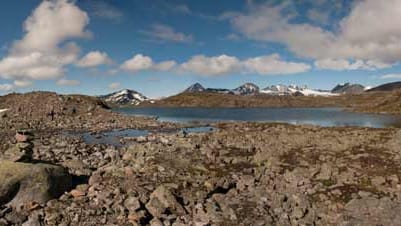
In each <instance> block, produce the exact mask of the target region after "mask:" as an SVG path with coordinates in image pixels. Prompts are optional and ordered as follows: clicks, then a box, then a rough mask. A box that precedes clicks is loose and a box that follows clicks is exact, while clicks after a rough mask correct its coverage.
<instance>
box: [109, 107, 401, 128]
mask: <svg viewBox="0 0 401 226" xmlns="http://www.w3.org/2000/svg"><path fill="white" fill-rule="evenodd" d="M114 111H116V112H120V113H123V114H129V115H140V116H152V117H157V118H158V119H159V120H160V121H169V122H178V123H183V122H204V123H210V122H220V121H254V122H285V123H291V124H312V125H319V126H362V127H375V128H384V127H398V128H400V127H401V116H394V115H378V114H365V113H355V112H348V111H344V110H343V109H341V108H118V109H114Z"/></svg>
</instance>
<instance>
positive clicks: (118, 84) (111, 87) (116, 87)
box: [109, 82, 121, 89]
mask: <svg viewBox="0 0 401 226" xmlns="http://www.w3.org/2000/svg"><path fill="white" fill-rule="evenodd" d="M120 86H121V84H120V83H119V82H113V83H111V84H110V85H109V88H110V89H118V88H120Z"/></svg>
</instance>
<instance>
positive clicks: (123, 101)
mask: <svg viewBox="0 0 401 226" xmlns="http://www.w3.org/2000/svg"><path fill="white" fill-rule="evenodd" d="M100 98H101V99H103V100H104V101H106V102H107V103H111V104H120V105H127V104H131V105H139V104H140V103H142V102H144V101H150V100H149V99H148V98H147V97H146V96H144V95H142V94H141V93H139V92H137V91H134V90H129V89H123V90H120V91H117V92H115V93H111V94H108V95H105V96H101V97H100Z"/></svg>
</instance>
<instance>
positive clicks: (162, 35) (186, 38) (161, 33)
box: [142, 24, 193, 43]
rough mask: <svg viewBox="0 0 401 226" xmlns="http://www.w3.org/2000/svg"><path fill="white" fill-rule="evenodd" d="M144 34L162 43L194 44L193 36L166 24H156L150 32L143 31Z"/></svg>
mask: <svg viewBox="0 0 401 226" xmlns="http://www.w3.org/2000/svg"><path fill="white" fill-rule="evenodd" d="M142 33H143V34H145V35H147V36H149V37H152V38H155V39H158V40H162V41H170V42H184V43H185V42H186V43H188V42H192V41H193V37H192V35H187V34H184V33H182V32H177V31H175V30H174V29H173V28H172V27H170V26H167V25H164V24H154V25H152V27H151V29H150V30H147V31H142Z"/></svg>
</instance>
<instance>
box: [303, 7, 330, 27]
mask: <svg viewBox="0 0 401 226" xmlns="http://www.w3.org/2000/svg"><path fill="white" fill-rule="evenodd" d="M307 16H308V18H309V19H310V20H311V21H313V22H316V23H318V24H324V25H325V24H328V22H329V17H330V14H329V12H328V11H323V10H319V9H310V10H309V11H308V13H307Z"/></svg>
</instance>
